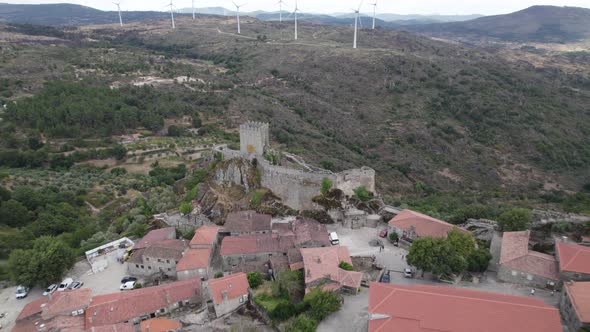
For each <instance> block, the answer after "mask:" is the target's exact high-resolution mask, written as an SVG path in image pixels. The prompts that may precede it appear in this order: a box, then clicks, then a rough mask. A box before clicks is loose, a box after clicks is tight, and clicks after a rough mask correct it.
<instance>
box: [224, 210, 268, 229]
mask: <svg viewBox="0 0 590 332" xmlns="http://www.w3.org/2000/svg"><path fill="white" fill-rule="evenodd" d="M271 221H272V216H271V215H268V214H260V213H256V212H255V211H241V212H234V213H230V214H228V215H227V218H226V220H225V224H224V225H223V228H224V229H225V230H226V231H230V232H260V231H270V230H271Z"/></svg>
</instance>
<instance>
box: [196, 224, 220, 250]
mask: <svg viewBox="0 0 590 332" xmlns="http://www.w3.org/2000/svg"><path fill="white" fill-rule="evenodd" d="M220 229H221V227H219V226H215V225H207V226H201V227H199V228H197V230H196V231H195V235H194V236H193V238H192V240H191V242H190V246H191V247H192V246H213V245H214V244H215V242H216V241H217V232H219V230H220Z"/></svg>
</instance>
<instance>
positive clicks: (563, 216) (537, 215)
mask: <svg viewBox="0 0 590 332" xmlns="http://www.w3.org/2000/svg"><path fill="white" fill-rule="evenodd" d="M588 221H590V215H587V214H575V213H562V212H556V211H544V210H533V223H534V224H551V223H554V222H570V223H585V222H588Z"/></svg>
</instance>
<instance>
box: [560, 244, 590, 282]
mask: <svg viewBox="0 0 590 332" xmlns="http://www.w3.org/2000/svg"><path fill="white" fill-rule="evenodd" d="M555 247H556V249H557V250H556V251H557V255H559V269H560V270H561V271H569V272H577V273H584V274H590V248H589V247H585V246H581V245H577V244H571V243H563V242H560V241H558V242H557V243H556V244H555Z"/></svg>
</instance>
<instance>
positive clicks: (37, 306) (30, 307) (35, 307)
mask: <svg viewBox="0 0 590 332" xmlns="http://www.w3.org/2000/svg"><path fill="white" fill-rule="evenodd" d="M48 301H49V299H48V298H47V297H46V296H44V297H42V298H39V299H36V300H34V301H32V302H29V303H27V304H26V305H25V307H24V308H23V310H21V312H20V314H19V315H18V317H17V318H16V321H17V322H18V321H19V320H22V319H25V318H28V317H31V316H33V315H35V314H40V313H41V309H42V306H43V305H44V304H46V303H47V302H48Z"/></svg>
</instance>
